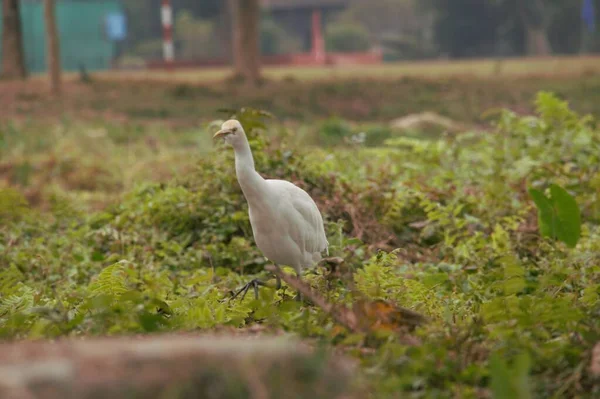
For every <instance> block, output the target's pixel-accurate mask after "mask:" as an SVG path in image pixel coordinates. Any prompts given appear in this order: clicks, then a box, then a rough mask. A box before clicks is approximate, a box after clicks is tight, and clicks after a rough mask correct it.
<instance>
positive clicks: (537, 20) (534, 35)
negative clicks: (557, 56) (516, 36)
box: [517, 0, 552, 56]
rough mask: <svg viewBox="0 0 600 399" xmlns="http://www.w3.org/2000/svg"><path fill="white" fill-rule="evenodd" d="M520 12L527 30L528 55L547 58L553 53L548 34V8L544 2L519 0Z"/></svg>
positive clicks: (539, 0) (540, 0)
mask: <svg viewBox="0 0 600 399" xmlns="http://www.w3.org/2000/svg"><path fill="white" fill-rule="evenodd" d="M517 7H518V12H519V15H520V17H521V22H522V23H523V26H524V28H525V35H526V38H525V40H526V46H527V47H526V50H527V54H528V55H534V56H545V55H550V54H551V53H552V48H551V47H550V41H549V40H548V33H547V32H546V27H547V25H548V24H547V22H548V16H547V13H548V8H547V6H546V4H545V3H544V2H543V1H542V0H528V1H524V0H517Z"/></svg>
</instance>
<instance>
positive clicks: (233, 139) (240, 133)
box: [213, 119, 246, 147]
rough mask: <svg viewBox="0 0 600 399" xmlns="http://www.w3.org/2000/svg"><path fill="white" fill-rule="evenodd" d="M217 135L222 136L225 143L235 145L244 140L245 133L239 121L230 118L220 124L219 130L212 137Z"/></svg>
mask: <svg viewBox="0 0 600 399" xmlns="http://www.w3.org/2000/svg"><path fill="white" fill-rule="evenodd" d="M218 137H222V138H223V140H225V142H227V144H229V145H231V146H232V147H236V145H238V144H241V143H243V142H244V141H245V140H246V133H244V128H243V127H242V124H241V123H240V122H239V121H236V120H235V119H230V120H228V121H227V122H225V123H223V124H222V125H221V130H219V131H218V132H217V133H215V135H214V136H213V138H214V139H216V138H218Z"/></svg>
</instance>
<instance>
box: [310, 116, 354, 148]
mask: <svg viewBox="0 0 600 399" xmlns="http://www.w3.org/2000/svg"><path fill="white" fill-rule="evenodd" d="M352 133H353V129H352V125H350V123H348V122H347V121H345V120H343V119H340V118H329V119H327V120H325V121H324V122H322V123H321V124H320V126H319V127H318V139H317V140H318V142H319V143H320V144H321V145H325V146H331V145H338V144H343V143H344V142H345V140H346V139H349V138H350V136H351V135H352Z"/></svg>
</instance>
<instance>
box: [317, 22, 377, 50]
mask: <svg viewBox="0 0 600 399" xmlns="http://www.w3.org/2000/svg"><path fill="white" fill-rule="evenodd" d="M325 47H326V48H327V51H333V52H340V53H351V52H359V51H367V50H368V49H369V48H370V47H371V43H370V40H369V32H367V30H366V29H365V28H364V27H362V26H361V25H360V24H356V23H353V24H345V23H335V24H329V25H328V26H327V30H326V31H325Z"/></svg>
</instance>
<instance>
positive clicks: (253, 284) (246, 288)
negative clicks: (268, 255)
mask: <svg viewBox="0 0 600 399" xmlns="http://www.w3.org/2000/svg"><path fill="white" fill-rule="evenodd" d="M277 267H279V266H277ZM275 278H276V279H277V283H276V284H275V289H276V290H279V289H280V288H281V279H280V278H279V276H277V275H275ZM258 287H268V284H267V283H266V282H264V281H262V280H259V279H257V278H255V279H253V280H252V281H250V282H249V283H248V284H246V285H244V286H243V287H242V288H240V289H239V290H237V291H236V292H235V293H234V294H233V296H232V297H231V299H232V300H234V299H235V298H237V297H238V296H239V295H240V294H242V298H241V300H242V301H243V300H244V298H245V297H246V294H247V293H248V291H249V290H250V288H252V289H253V290H254V298H255V299H258Z"/></svg>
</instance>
